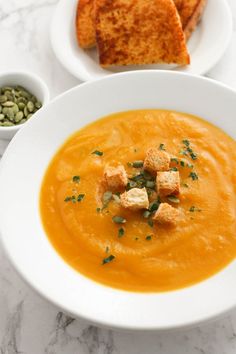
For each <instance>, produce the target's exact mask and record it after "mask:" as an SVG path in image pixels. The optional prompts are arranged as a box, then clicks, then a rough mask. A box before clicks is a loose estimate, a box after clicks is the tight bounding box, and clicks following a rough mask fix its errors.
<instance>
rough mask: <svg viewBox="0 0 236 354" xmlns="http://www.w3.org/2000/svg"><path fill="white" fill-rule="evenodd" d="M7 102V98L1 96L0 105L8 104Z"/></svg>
mask: <svg viewBox="0 0 236 354" xmlns="http://www.w3.org/2000/svg"><path fill="white" fill-rule="evenodd" d="M6 101H7V96H5V95H1V96H0V103H4V102H6Z"/></svg>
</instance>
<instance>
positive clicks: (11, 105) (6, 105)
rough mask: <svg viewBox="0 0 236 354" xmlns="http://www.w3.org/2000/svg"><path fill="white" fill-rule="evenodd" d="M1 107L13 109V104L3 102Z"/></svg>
mask: <svg viewBox="0 0 236 354" xmlns="http://www.w3.org/2000/svg"><path fill="white" fill-rule="evenodd" d="M2 105H3V107H13V106H14V102H12V101H7V102H4V103H3V104H2Z"/></svg>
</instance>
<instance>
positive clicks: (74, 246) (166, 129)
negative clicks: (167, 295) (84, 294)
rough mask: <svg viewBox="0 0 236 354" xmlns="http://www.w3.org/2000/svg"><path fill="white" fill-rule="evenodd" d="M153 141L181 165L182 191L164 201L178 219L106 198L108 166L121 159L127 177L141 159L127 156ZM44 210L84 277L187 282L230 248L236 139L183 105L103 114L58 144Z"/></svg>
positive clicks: (233, 244)
mask: <svg viewBox="0 0 236 354" xmlns="http://www.w3.org/2000/svg"><path fill="white" fill-rule="evenodd" d="M150 147H158V149H160V150H165V151H166V152H168V153H169V154H170V155H171V156H172V160H171V165H170V168H171V169H172V170H175V171H176V170H178V171H179V173H180V179H181V185H180V194H179V195H178V196H175V197H174V198H172V201H171V199H170V201H169V203H170V204H171V205H172V207H174V208H176V209H178V211H179V215H180V217H179V219H178V221H177V222H176V224H175V225H167V224H158V223H156V222H153V220H152V212H150V213H148V212H147V213H146V214H145V210H137V211H133V210H129V209H124V208H123V207H122V206H121V205H120V202H119V193H114V194H113V195H115V197H113V196H112V197H111V193H110V195H109V193H106V195H105V198H104V194H103V193H104V191H105V189H104V181H103V178H104V177H103V174H104V169H105V168H106V166H117V165H118V164H122V165H123V166H124V167H125V169H126V171H127V174H128V177H129V178H131V179H132V178H133V177H134V176H135V175H138V174H139V173H140V171H141V167H140V166H141V165H142V164H141V163H140V166H139V168H134V167H133V164H132V163H133V162H134V161H143V160H144V158H145V154H146V151H147V150H148V149H149V148H150ZM181 161H182V162H181ZM106 191H107V189H106ZM158 201H159V202H161V200H160V198H159V199H158ZM40 209H41V216H42V222H43V225H44V228H45V230H46V234H47V235H48V238H49V240H50V241H51V243H52V244H53V246H54V247H55V249H56V250H57V252H58V253H59V254H60V255H61V256H62V257H63V259H64V260H65V261H66V262H67V263H69V264H70V265H71V266H72V267H73V268H75V269H76V270H78V271H79V272H81V273H82V274H84V275H85V276H87V277H89V278H92V279H93V280H95V281H97V282H101V283H103V284H106V285H108V286H111V287H115V288H120V289H124V290H129V291H141V292H158V291H167V290H174V289H178V288H181V287H186V286H189V285H192V284H194V283H197V282H199V281H202V280H204V279H206V278H208V277H210V276H212V275H213V274H215V273H216V272H218V271H219V270H221V269H222V268H223V267H225V266H226V265H227V264H228V263H229V262H231V261H232V260H233V259H234V258H235V255H236V142H235V141H234V140H233V139H231V138H230V137H229V136H228V135H226V134H225V133H224V132H223V131H222V130H220V129H218V128H216V127H215V126H213V125H211V124H209V123H207V122H206V121H204V120H202V119H200V118H197V117H194V116H191V115H188V114H183V113H177V112H170V111H163V110H139V111H128V112H122V113H117V114H114V115H111V116H108V117H105V118H102V119H100V120H97V121H96V122H94V123H92V124H90V125H88V126H86V127H85V128H83V129H81V130H80V131H78V132H77V133H75V134H74V135H73V136H71V137H70V138H69V139H68V140H67V141H66V142H65V143H64V145H63V146H62V147H61V148H60V150H59V151H58V152H57V153H56V155H55V157H54V158H53V160H52V162H51V163H50V165H49V167H48V169H47V171H46V174H45V177H44V180H43V183H42V188H41V196H40ZM154 209H155V208H154ZM146 211H147V210H146ZM114 216H119V217H121V218H123V219H125V220H123V219H121V220H118V221H122V222H123V221H126V222H125V223H121V224H119V223H116V222H114ZM116 221H117V220H116Z"/></svg>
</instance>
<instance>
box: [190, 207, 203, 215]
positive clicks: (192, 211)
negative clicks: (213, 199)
mask: <svg viewBox="0 0 236 354" xmlns="http://www.w3.org/2000/svg"><path fill="white" fill-rule="evenodd" d="M189 211H190V212H191V213H194V212H195V211H199V212H200V211H202V210H201V209H199V208H198V207H195V206H194V205H193V206H191V208H190V209H189Z"/></svg>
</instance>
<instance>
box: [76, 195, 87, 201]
mask: <svg viewBox="0 0 236 354" xmlns="http://www.w3.org/2000/svg"><path fill="white" fill-rule="evenodd" d="M84 197H85V194H79V195H78V197H77V202H81V201H82V200H83V199H84Z"/></svg>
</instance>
